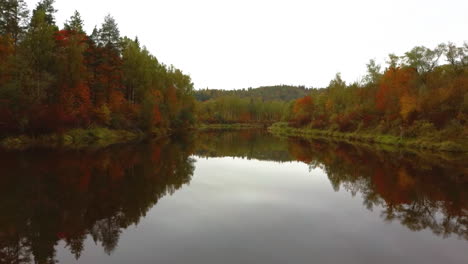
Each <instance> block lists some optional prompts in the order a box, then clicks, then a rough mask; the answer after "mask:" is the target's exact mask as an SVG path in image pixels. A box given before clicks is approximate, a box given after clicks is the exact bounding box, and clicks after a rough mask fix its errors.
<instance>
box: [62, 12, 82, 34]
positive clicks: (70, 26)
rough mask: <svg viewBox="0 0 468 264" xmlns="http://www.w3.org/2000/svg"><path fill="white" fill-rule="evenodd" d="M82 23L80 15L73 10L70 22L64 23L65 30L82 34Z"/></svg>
mask: <svg viewBox="0 0 468 264" xmlns="http://www.w3.org/2000/svg"><path fill="white" fill-rule="evenodd" d="M83 27H84V22H83V20H82V19H81V15H80V13H79V12H78V11H76V10H75V13H74V14H73V16H71V17H70V20H67V21H66V22H65V26H64V28H65V30H69V31H74V32H76V33H84V30H83Z"/></svg>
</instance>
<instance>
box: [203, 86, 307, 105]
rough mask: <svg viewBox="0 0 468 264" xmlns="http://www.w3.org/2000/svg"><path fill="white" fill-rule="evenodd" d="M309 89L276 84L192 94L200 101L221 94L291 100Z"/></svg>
mask: <svg viewBox="0 0 468 264" xmlns="http://www.w3.org/2000/svg"><path fill="white" fill-rule="evenodd" d="M310 91H311V89H309V88H305V87H304V86H290V85H277V86H262V87H258V88H248V89H237V90H219V89H202V90H196V91H194V96H195V98H196V99H197V100H198V101H202V102H204V101H207V100H210V99H214V98H218V97H222V96H236V97H241V98H246V97H247V98H261V99H263V100H264V101H274V100H277V101H291V100H295V99H298V98H301V97H304V96H306V95H308V94H309V93H310Z"/></svg>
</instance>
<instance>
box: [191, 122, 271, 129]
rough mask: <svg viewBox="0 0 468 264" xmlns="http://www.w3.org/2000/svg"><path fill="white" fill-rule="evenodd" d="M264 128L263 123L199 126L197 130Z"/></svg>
mask: <svg viewBox="0 0 468 264" xmlns="http://www.w3.org/2000/svg"><path fill="white" fill-rule="evenodd" d="M266 127H267V126H266V125H265V124H263V123H234V124H200V125H199V126H198V130H217V129H219V130H224V129H252V128H266Z"/></svg>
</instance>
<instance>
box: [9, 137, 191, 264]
mask: <svg viewBox="0 0 468 264" xmlns="http://www.w3.org/2000/svg"><path fill="white" fill-rule="evenodd" d="M191 147H192V144H191V143H190V140H184V139H179V140H177V141H172V142H169V141H168V140H166V141H162V142H161V141H159V142H156V143H152V144H147V145H136V146H132V145H124V146H115V147H112V148H108V149H104V150H97V151H47V150H41V151H39V150H36V151H28V152H23V153H6V152H2V153H0V175H1V176H0V188H1V190H0V209H1V211H2V214H1V216H0V263H30V262H32V261H34V262H36V263H55V246H56V245H57V244H58V242H59V241H60V240H63V241H65V243H66V247H67V248H69V250H70V251H71V252H72V253H73V254H74V255H75V257H76V258H79V257H80V255H81V253H82V251H83V242H84V240H85V239H86V237H87V236H88V235H90V236H91V237H92V238H93V239H94V241H95V242H96V243H100V244H101V245H102V247H103V248H104V251H105V252H106V253H107V254H111V253H112V251H113V250H114V249H115V248H116V247H117V244H118V241H119V236H120V233H121V231H122V229H125V228H127V227H128V226H130V225H133V224H135V225H136V224H138V222H139V221H140V219H141V218H142V217H144V216H145V214H146V213H147V212H148V210H149V209H150V208H152V207H153V206H154V205H155V204H156V203H157V202H158V200H159V199H160V198H161V197H163V196H165V195H167V194H172V193H174V192H175V191H176V190H177V189H179V188H180V187H182V186H183V185H184V184H186V183H188V182H189V181H190V179H191V177H192V175H193V170H194V160H193V158H190V156H189V155H190V153H192V152H193V150H192V149H191Z"/></svg>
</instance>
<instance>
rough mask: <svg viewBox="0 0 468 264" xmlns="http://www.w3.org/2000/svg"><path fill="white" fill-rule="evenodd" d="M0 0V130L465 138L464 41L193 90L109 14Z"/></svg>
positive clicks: (49, 0) (447, 141) (48, 0)
mask: <svg viewBox="0 0 468 264" xmlns="http://www.w3.org/2000/svg"><path fill="white" fill-rule="evenodd" d="M0 5H1V10H2V12H1V17H0V102H1V104H0V134H1V136H3V137H5V136H12V135H19V134H23V135H29V136H33V137H34V136H37V135H43V134H50V133H63V132H65V131H68V130H72V129H77V128H85V129H87V128H93V127H104V128H109V129H121V130H128V131H140V132H151V131H154V130H165V131H167V130H176V129H181V128H196V127H197V125H198V124H236V123H257V124H258V123H260V124H265V125H272V124H273V123H277V122H280V123H277V124H276V125H275V126H273V127H272V128H273V129H272V130H273V131H283V132H284V131H288V129H289V131H292V130H294V129H296V130H295V131H298V130H297V129H299V130H309V131H312V130H321V131H328V132H329V133H335V132H337V133H354V134H363V133H365V134H371V135H389V136H392V137H396V138H399V139H403V138H425V140H426V141H433V142H438V144H439V143H440V144H442V143H443V144H444V146H443V147H437V148H438V149H444V150H458V151H459V150H463V149H466V147H467V144H466V137H467V136H468V134H467V133H468V130H467V122H468V44H467V43H465V44H463V45H462V46H457V45H455V44H453V43H451V42H448V43H445V44H440V45H438V46H437V47H435V48H427V47H424V46H418V47H415V48H413V49H411V50H410V51H408V52H406V53H404V54H402V55H395V54H390V55H389V56H388V60H387V65H386V66H385V67H383V66H381V65H379V64H377V63H376V62H375V60H371V61H370V62H369V63H368V64H367V73H366V74H365V76H364V77H363V78H362V79H361V80H360V81H357V82H354V83H346V82H345V81H343V80H342V78H341V75H340V74H339V73H338V74H337V75H336V77H335V78H334V79H333V80H331V81H330V84H329V85H328V87H325V88H319V89H318V88H306V87H304V86H288V85H278V86H270V87H260V88H257V89H252V88H249V89H247V90H246V89H241V90H233V91H225V90H216V89H201V90H197V91H194V84H193V83H192V81H191V78H190V76H188V75H186V74H184V73H183V72H182V71H181V70H179V69H177V68H175V67H174V66H172V65H171V66H168V65H166V64H164V63H162V62H160V61H158V60H157V59H156V57H155V56H154V55H152V54H150V52H149V51H148V50H147V49H146V48H145V46H143V45H142V44H141V43H140V42H139V40H138V38H135V39H130V38H128V37H122V36H121V35H120V33H119V29H118V25H117V22H116V21H115V20H114V18H113V17H112V16H111V15H107V16H106V17H105V18H104V21H103V23H102V25H101V26H100V27H95V28H94V30H93V31H92V32H91V34H87V33H86V32H85V31H84V29H83V26H84V21H83V20H82V19H81V16H80V13H78V12H77V11H75V13H74V14H73V15H72V16H71V17H70V18H69V19H68V20H67V21H66V23H65V24H64V26H63V27H59V25H57V23H56V21H55V17H54V15H55V13H56V12H57V10H56V9H55V8H54V0H43V1H40V2H39V3H38V4H37V6H36V7H35V8H34V10H32V12H30V11H29V10H28V8H27V6H26V4H25V2H24V1H22V0H2V1H0ZM312 74H313V73H312ZM380 141H383V140H380ZM387 141H388V142H387V143H391V142H390V141H392V140H387ZM393 143H395V142H393Z"/></svg>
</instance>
